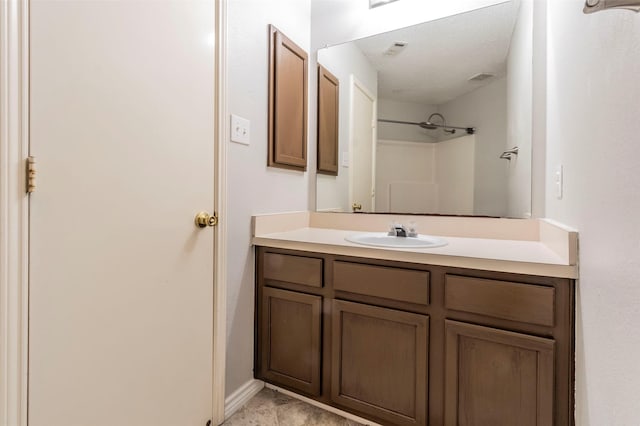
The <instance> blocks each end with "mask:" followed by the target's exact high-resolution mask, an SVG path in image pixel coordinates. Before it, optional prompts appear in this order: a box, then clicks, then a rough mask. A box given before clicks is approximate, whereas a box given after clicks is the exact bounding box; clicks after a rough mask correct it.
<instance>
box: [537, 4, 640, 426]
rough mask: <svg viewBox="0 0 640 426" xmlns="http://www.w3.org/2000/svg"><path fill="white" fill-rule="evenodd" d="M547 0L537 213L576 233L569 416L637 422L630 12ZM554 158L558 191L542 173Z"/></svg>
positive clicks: (635, 46)
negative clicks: (560, 177) (541, 208)
mask: <svg viewBox="0 0 640 426" xmlns="http://www.w3.org/2000/svg"><path fill="white" fill-rule="evenodd" d="M583 6H584V1H583V0H565V1H555V0H553V1H549V2H548V17H547V24H548V28H549V31H548V46H547V48H548V61H547V70H548V74H547V84H548V91H547V129H548V132H547V191H546V193H547V197H546V205H547V216H548V217H550V218H553V219H556V220H558V221H561V222H564V223H566V224H567V225H570V226H573V227H576V228H577V229H578V230H579V231H580V260H579V261H580V282H579V285H578V294H577V300H576V305H577V310H576V323H577V330H576V331H577V337H576V397H577V399H576V413H577V419H576V424H577V425H580V426H601V425H617V426H632V425H637V424H638V418H639V416H638V395H639V394H640V362H638V353H640V332H639V331H638V326H639V324H640V255H639V254H638V253H639V252H640V214H639V213H638V212H640V143H639V142H640V136H639V135H640V120H639V119H638V113H639V111H640V84H638V75H640V16H639V15H637V14H635V13H632V12H629V11H623V10H611V11H604V12H598V13H596V14H593V15H585V14H583V13H582V8H583ZM559 164H563V165H564V196H563V198H562V200H558V199H557V198H556V197H555V188H554V184H553V182H552V180H551V179H550V177H551V174H552V173H553V171H554V169H555V167H556V166H557V165H559Z"/></svg>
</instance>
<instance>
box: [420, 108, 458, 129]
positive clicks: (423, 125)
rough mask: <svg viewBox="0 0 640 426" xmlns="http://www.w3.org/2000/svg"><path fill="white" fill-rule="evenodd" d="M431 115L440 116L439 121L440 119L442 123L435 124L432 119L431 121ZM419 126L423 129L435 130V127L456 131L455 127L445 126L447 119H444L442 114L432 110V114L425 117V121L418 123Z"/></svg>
mask: <svg viewBox="0 0 640 426" xmlns="http://www.w3.org/2000/svg"><path fill="white" fill-rule="evenodd" d="M433 117H438V118H440V121H442V124H437V123H434V122H433V121H431V119H432V118H433ZM418 125H419V126H420V127H421V128H423V129H427V130H436V129H442V130H444V131H445V132H447V133H451V134H454V133H455V132H456V130H455V129H450V128H448V127H447V120H445V119H444V116H443V115H442V114H440V113H437V112H434V113H433V114H431V115H430V116H429V118H427V121H426V122H425V121H423V122H422V123H419V124H418Z"/></svg>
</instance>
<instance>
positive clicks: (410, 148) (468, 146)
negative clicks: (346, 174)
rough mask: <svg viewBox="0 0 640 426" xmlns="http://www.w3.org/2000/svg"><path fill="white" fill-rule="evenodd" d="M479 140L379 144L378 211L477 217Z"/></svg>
mask: <svg viewBox="0 0 640 426" xmlns="http://www.w3.org/2000/svg"><path fill="white" fill-rule="evenodd" d="M474 162H475V136H473V135H467V136H462V137H459V138H455V139H452V140H449V141H444V142H439V143H425V142H410V141H394V140H378V147H377V156H376V211H387V212H388V211H391V212H406V213H439V214H473V206H474V187H475V180H474V169H475V166H474Z"/></svg>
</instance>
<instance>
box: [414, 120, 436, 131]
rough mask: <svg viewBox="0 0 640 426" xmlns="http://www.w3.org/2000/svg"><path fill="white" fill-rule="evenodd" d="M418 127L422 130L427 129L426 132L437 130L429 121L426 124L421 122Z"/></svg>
mask: <svg viewBox="0 0 640 426" xmlns="http://www.w3.org/2000/svg"><path fill="white" fill-rule="evenodd" d="M418 125H419V126H420V127H422V128H423V129H427V130H436V129H437V128H438V126H436V125H435V124H433V123H431V122H430V121H427V122H424V121H423V122H422V123H420V124H418Z"/></svg>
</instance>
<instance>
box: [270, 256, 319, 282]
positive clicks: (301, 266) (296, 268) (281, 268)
mask: <svg viewBox="0 0 640 426" xmlns="http://www.w3.org/2000/svg"><path fill="white" fill-rule="evenodd" d="M263 274H264V275H263V276H264V279H265V280H275V281H284V282H288V283H295V284H302V285H308V286H310V287H322V259H317V258H313V257H304V256H292V255H289V254H278V253H265V254H264V266H263Z"/></svg>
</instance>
